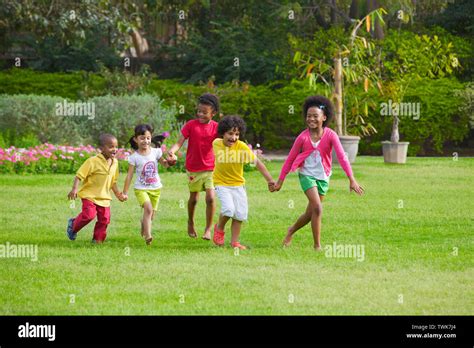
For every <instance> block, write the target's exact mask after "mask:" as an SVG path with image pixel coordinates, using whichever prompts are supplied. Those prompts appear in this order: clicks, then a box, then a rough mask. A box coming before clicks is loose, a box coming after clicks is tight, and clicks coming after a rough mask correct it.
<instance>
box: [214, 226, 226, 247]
mask: <svg viewBox="0 0 474 348" xmlns="http://www.w3.org/2000/svg"><path fill="white" fill-rule="evenodd" d="M224 236H225V232H224V231H219V229H218V228H217V224H215V225H214V237H213V238H212V241H213V242H214V244H215V245H219V246H221V245H224Z"/></svg>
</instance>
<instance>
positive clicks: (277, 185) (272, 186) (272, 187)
mask: <svg viewBox="0 0 474 348" xmlns="http://www.w3.org/2000/svg"><path fill="white" fill-rule="evenodd" d="M282 185H283V182H281V181H280V180H278V181H277V182H275V181H274V180H272V181H270V182H269V183H268V190H269V191H270V192H277V191H280V189H281V186H282Z"/></svg>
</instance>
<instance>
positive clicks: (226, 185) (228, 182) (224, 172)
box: [212, 116, 275, 250]
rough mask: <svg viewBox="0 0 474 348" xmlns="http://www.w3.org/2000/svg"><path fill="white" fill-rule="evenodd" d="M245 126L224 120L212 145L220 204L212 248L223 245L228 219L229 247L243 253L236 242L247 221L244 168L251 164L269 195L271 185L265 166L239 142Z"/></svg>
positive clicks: (234, 119) (235, 119) (233, 118)
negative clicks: (229, 223) (258, 173)
mask: <svg viewBox="0 0 474 348" xmlns="http://www.w3.org/2000/svg"><path fill="white" fill-rule="evenodd" d="M245 129H246V125H245V122H244V120H243V119H241V118H240V117H238V116H225V117H224V118H222V119H221V120H220V122H219V126H218V128H217V131H218V133H219V136H220V137H222V138H218V139H215V140H214V141H213V143H212V147H213V150H214V156H215V158H216V162H215V164H216V165H215V169H214V174H213V181H214V185H215V187H216V194H217V198H218V199H219V201H220V202H221V212H220V214H219V221H218V223H217V224H216V225H215V226H214V237H213V241H214V244H216V245H219V246H221V245H223V244H224V239H225V233H224V228H225V225H226V223H227V221H229V220H230V219H232V226H231V231H232V237H231V243H230V244H231V246H232V247H233V248H239V249H241V250H245V249H246V247H245V246H244V245H242V244H240V242H239V236H240V229H241V227H242V221H246V220H247V216H248V203H247V193H246V190H245V179H244V164H245V163H251V162H255V165H256V167H257V169H258V171H259V172H260V173H262V175H263V177H264V178H265V180H267V182H268V189H269V190H270V191H271V192H273V191H274V185H275V181H274V180H273V178H272V176H271V175H270V173H269V172H268V170H267V168H266V167H265V165H264V164H263V163H262V162H261V161H259V160H258V158H257V157H256V156H255V154H254V153H253V152H252V151H251V150H250V149H249V147H248V146H247V144H245V143H244V142H243V141H240V140H239V137H240V136H243V135H244V133H245Z"/></svg>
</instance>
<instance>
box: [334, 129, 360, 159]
mask: <svg viewBox="0 0 474 348" xmlns="http://www.w3.org/2000/svg"><path fill="white" fill-rule="evenodd" d="M339 140H340V141H341V144H342V147H343V148H344V152H345V153H346V155H347V158H348V159H349V163H354V162H355V160H356V157H357V152H358V151H359V141H360V137H358V136H355V135H339ZM332 161H333V163H339V161H338V160H337V156H336V151H334V149H333V151H332Z"/></svg>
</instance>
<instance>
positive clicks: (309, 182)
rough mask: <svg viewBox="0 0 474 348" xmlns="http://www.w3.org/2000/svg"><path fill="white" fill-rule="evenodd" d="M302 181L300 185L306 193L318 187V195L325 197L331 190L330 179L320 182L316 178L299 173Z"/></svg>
mask: <svg viewBox="0 0 474 348" xmlns="http://www.w3.org/2000/svg"><path fill="white" fill-rule="evenodd" d="M298 177H299V179H300V185H301V188H302V189H303V191H304V192H306V190H308V189H310V188H311V187H315V186H316V187H317V188H318V193H319V194H320V195H321V196H325V195H326V193H327V192H328V190H329V179H328V180H318V179H316V178H315V177H314V176H308V175H303V174H301V173H298Z"/></svg>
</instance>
